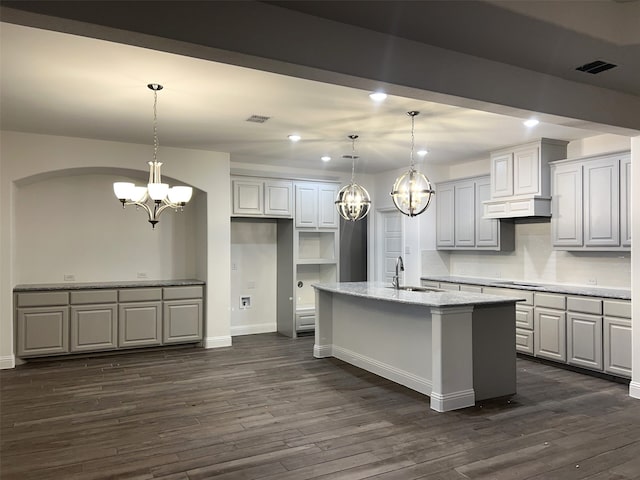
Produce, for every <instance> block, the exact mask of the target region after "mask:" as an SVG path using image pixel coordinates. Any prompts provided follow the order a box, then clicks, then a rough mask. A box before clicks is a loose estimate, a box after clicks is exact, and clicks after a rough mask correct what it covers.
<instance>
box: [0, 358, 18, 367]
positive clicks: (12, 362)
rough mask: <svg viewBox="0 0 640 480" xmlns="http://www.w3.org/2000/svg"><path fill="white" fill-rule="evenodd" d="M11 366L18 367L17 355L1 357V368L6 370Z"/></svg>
mask: <svg viewBox="0 0 640 480" xmlns="http://www.w3.org/2000/svg"><path fill="white" fill-rule="evenodd" d="M9 368H16V357H15V355H5V356H3V357H0V370H6V369H9Z"/></svg>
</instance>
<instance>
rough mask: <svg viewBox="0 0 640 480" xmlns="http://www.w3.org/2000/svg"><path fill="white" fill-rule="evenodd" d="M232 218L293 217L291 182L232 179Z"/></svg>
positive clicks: (245, 178)
mask: <svg viewBox="0 0 640 480" xmlns="http://www.w3.org/2000/svg"><path fill="white" fill-rule="evenodd" d="M231 189H232V210H231V211H232V216H235V217H279V218H291V217H292V216H293V182H291V181H290V180H278V179H261V178H254V177H233V178H232V179H231Z"/></svg>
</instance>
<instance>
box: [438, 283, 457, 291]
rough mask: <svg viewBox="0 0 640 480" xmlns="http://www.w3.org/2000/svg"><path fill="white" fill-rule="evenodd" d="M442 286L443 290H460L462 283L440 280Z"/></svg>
mask: <svg viewBox="0 0 640 480" xmlns="http://www.w3.org/2000/svg"><path fill="white" fill-rule="evenodd" d="M440 288H441V289H442V290H454V291H456V292H457V291H459V290H460V285H458V284H457V283H447V282H440Z"/></svg>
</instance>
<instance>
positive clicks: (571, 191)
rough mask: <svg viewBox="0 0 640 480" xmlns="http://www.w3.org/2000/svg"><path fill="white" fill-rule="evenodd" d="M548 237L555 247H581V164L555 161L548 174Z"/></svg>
mask: <svg viewBox="0 0 640 480" xmlns="http://www.w3.org/2000/svg"><path fill="white" fill-rule="evenodd" d="M551 188H552V194H551V195H552V198H553V201H552V202H551V239H552V242H553V246H554V247H581V246H582V244H583V236H582V230H583V229H582V165H580V164H567V165H556V166H554V167H553V169H552V177H551Z"/></svg>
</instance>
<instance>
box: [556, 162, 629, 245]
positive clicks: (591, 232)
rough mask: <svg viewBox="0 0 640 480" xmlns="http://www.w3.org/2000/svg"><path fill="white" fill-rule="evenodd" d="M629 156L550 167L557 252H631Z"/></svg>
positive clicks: (559, 163) (558, 164) (563, 163)
mask: <svg viewBox="0 0 640 480" xmlns="http://www.w3.org/2000/svg"><path fill="white" fill-rule="evenodd" d="M630 169H631V162H630V154H629V153H628V152H621V153H613V154H607V155H600V156H595V157H583V158H580V159H572V160H563V161H559V162H553V164H552V165H551V188H552V217H551V235H552V242H553V246H554V248H556V249H559V250H588V251H598V250H603V251H609V250H629V249H630V247H631V233H630V228H629V222H630V205H631V204H630Z"/></svg>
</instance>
